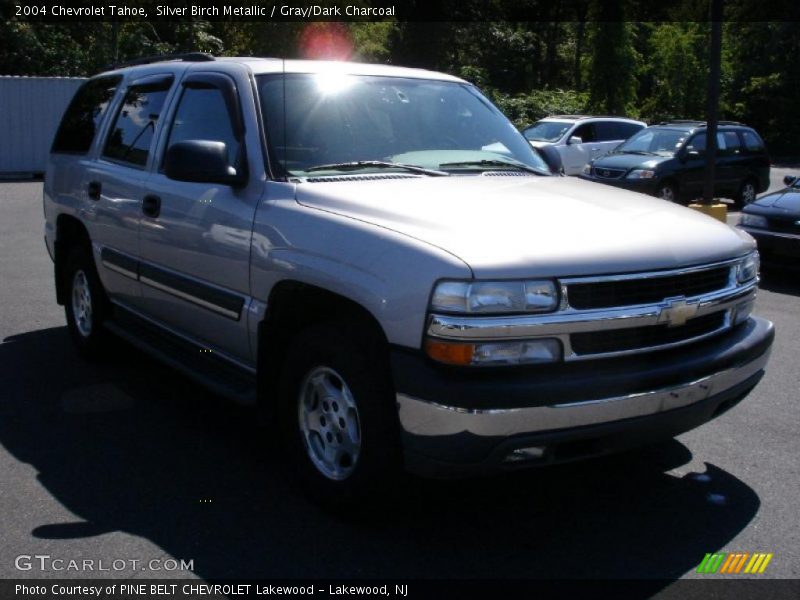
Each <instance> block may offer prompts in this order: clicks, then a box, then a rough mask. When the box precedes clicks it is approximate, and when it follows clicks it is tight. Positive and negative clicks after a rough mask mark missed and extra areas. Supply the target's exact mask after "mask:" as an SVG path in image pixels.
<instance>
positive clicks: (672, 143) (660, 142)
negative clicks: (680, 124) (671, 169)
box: [615, 127, 688, 156]
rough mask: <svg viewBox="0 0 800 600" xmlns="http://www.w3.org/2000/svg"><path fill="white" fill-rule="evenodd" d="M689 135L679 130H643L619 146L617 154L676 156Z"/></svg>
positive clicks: (649, 128)
mask: <svg viewBox="0 0 800 600" xmlns="http://www.w3.org/2000/svg"><path fill="white" fill-rule="evenodd" d="M687 136H688V133H687V132H685V131H679V130H677V129H657V128H651V127H648V128H647V129H642V130H641V131H640V132H639V133H637V134H635V135H634V136H633V137H631V138H630V139H629V140H628V141H626V142H624V143H622V144H621V145H619V146H618V147H617V148H616V150H615V153H616V152H627V153H630V154H636V153H642V154H657V155H659V156H674V155H675V153H676V152H677V151H678V150H679V149H680V147H681V144H683V142H684V141H685V140H686V138H687Z"/></svg>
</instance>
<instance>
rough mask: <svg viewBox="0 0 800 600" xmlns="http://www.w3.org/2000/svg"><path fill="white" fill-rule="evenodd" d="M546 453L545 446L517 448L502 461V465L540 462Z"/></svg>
mask: <svg viewBox="0 0 800 600" xmlns="http://www.w3.org/2000/svg"><path fill="white" fill-rule="evenodd" d="M546 452H547V447H546V446H530V447H528V448H517V449H516V450H512V451H511V452H510V453H509V454H508V455H507V456H506V457H505V458H504V459H503V462H504V463H510V464H519V463H524V462H531V461H536V460H542V459H543V458H544V457H545V454H546Z"/></svg>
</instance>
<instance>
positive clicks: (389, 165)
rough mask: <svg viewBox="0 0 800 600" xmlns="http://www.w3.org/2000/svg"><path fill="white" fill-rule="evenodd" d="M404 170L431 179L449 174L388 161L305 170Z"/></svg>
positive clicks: (349, 163) (359, 161) (345, 163)
mask: <svg viewBox="0 0 800 600" xmlns="http://www.w3.org/2000/svg"><path fill="white" fill-rule="evenodd" d="M372 168H374V169H403V170H405V171H410V172H411V173H421V174H422V175H430V176H431V177H446V176H447V175H449V173H445V172H444V171H436V170H435V169H426V168H424V167H418V166H416V165H405V164H403V163H396V162H391V161H388V160H355V161H352V162H341V163H331V164H329V165H316V166H314V167H309V168H307V169H305V171H306V172H307V173H310V172H312V171H358V170H361V169H372Z"/></svg>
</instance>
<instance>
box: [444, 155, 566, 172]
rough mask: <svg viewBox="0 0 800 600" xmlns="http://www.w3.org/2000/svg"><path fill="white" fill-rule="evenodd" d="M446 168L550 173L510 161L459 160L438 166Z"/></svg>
mask: <svg viewBox="0 0 800 600" xmlns="http://www.w3.org/2000/svg"><path fill="white" fill-rule="evenodd" d="M446 167H504V168H507V169H517V170H518V171H528V172H529V173H536V174H537V175H549V174H550V173H546V172H545V171H542V170H540V169H537V168H536V167H531V166H528V165H526V164H525V163H521V162H516V161H510V160H497V159H491V160H486V159H483V160H459V161H456V162H447V163H441V164H440V165H439V168H440V169H444V168H446Z"/></svg>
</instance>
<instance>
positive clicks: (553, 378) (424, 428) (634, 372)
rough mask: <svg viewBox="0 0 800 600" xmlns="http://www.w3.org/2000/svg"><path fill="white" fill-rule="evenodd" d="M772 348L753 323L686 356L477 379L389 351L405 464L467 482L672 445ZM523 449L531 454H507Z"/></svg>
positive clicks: (681, 352)
mask: <svg viewBox="0 0 800 600" xmlns="http://www.w3.org/2000/svg"><path fill="white" fill-rule="evenodd" d="M773 339H774V329H773V327H772V324H771V323H770V322H769V321H765V320H763V319H758V318H751V319H749V320H748V321H747V322H745V323H743V324H741V325H739V326H738V327H736V328H735V329H734V330H732V331H730V332H728V333H726V334H724V335H722V336H719V337H717V338H713V339H710V340H707V341H704V342H702V343H698V344H696V345H693V346H691V347H684V348H679V349H675V350H671V351H664V352H658V353H654V354H645V355H641V356H636V357H626V358H617V359H609V360H605V361H592V363H591V364H586V363H584V364H562V365H558V366H552V365H550V366H548V367H546V368H542V367H537V368H519V369H514V370H504V369H495V370H493V371H492V372H486V371H484V372H478V373H476V372H475V371H474V370H472V371H465V370H463V369H452V368H442V367H440V366H438V365H435V364H433V363H432V362H430V361H428V360H426V359H425V358H424V357H422V356H420V355H418V354H412V353H407V352H403V351H400V350H396V351H395V352H394V353H393V356H392V370H393V375H394V380H395V386H396V389H397V403H398V409H399V417H400V424H401V427H402V434H403V443H404V450H405V454H406V466H407V468H408V469H409V470H411V471H413V472H416V473H419V474H423V475H430V476H446V475H459V474H473V473H481V472H488V471H495V470H499V469H504V468H515V467H519V466H535V465H543V464H552V463H557V462H567V461H571V460H576V459H580V458H585V457H589V456H596V455H600V454H605V453H608V452H613V451H618V450H622V449H625V448H628V447H632V446H636V445H641V444H645V443H651V442H654V441H658V440H662V439H669V438H671V437H674V436H675V435H678V434H680V433H682V432H684V431H688V430H689V429H692V428H694V427H697V426H698V425H701V424H702V423H705V422H706V421H708V420H710V419H712V418H714V417H716V416H718V415H719V414H721V413H722V412H724V411H725V410H727V409H728V408H730V407H731V406H733V405H734V404H736V403H737V402H738V401H739V400H741V399H742V398H743V397H744V396H745V395H746V394H747V393H748V392H749V391H750V390H751V389H752V388H753V387H754V386H755V385H756V383H758V381H759V379H760V378H761V377H762V375H763V370H764V367H765V365H766V363H767V360H768V358H769V353H770V350H771V346H772V341H773ZM528 448H535V449H536V450H535V452H534V454H538V456H535V457H533V458H526V459H524V460H521V459H520V456H519V455H518V453H515V451H516V450H518V449H528ZM523 454H524V453H523ZM524 456H530V455H528V454H524Z"/></svg>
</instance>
